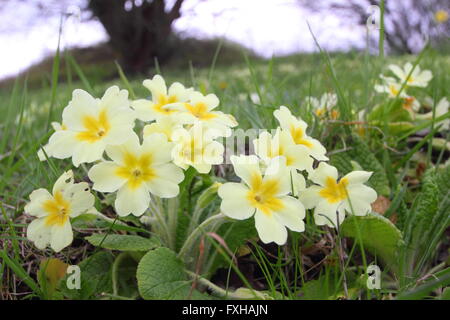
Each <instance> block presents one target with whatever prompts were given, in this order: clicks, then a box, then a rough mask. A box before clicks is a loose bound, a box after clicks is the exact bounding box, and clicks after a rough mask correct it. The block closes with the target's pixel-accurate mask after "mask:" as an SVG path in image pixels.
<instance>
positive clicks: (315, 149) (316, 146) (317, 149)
mask: <svg viewBox="0 0 450 320" xmlns="http://www.w3.org/2000/svg"><path fill="white" fill-rule="evenodd" d="M305 140H306V141H308V142H309V143H310V144H311V145H310V146H308V149H309V152H310V154H311V156H313V157H314V158H315V159H316V160H319V161H328V157H327V156H326V153H327V150H326V149H325V147H324V146H323V145H322V144H321V143H320V142H319V140H316V139H313V138H310V137H305Z"/></svg>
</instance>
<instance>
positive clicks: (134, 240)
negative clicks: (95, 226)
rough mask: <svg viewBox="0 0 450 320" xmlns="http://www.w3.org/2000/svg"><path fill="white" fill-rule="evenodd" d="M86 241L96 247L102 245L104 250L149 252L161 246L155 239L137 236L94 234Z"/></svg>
mask: <svg viewBox="0 0 450 320" xmlns="http://www.w3.org/2000/svg"><path fill="white" fill-rule="evenodd" d="M105 236H106V238H105ZM85 239H86V240H87V241H89V243H91V244H92V245H94V246H96V247H98V246H100V244H101V247H102V248H105V249H110V250H119V251H148V250H151V249H155V248H157V247H159V246H160V245H161V244H160V242H159V240H157V239H156V238H154V237H152V238H150V239H148V238H144V237H141V236H136V235H120V234H108V235H106V234H94V235H92V236H89V237H86V238H85ZM103 239H104V240H103ZM102 240H103V242H102Z"/></svg>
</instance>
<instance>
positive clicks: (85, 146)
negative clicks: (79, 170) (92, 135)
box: [72, 140, 105, 167]
mask: <svg viewBox="0 0 450 320" xmlns="http://www.w3.org/2000/svg"><path fill="white" fill-rule="evenodd" d="M104 151H105V143H104V142H103V141H102V140H98V141H96V142H92V143H90V142H81V143H79V144H77V145H76V147H75V148H74V151H73V156H72V162H73V165H74V166H75V167H78V166H79V165H80V164H81V163H91V162H94V161H97V160H100V159H101V158H102V156H103V152H104Z"/></svg>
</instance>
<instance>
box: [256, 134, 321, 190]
mask: <svg viewBox="0 0 450 320" xmlns="http://www.w3.org/2000/svg"><path fill="white" fill-rule="evenodd" d="M253 145H254V148H255V153H256V155H258V156H259V157H260V158H261V159H262V160H263V162H264V164H265V165H266V166H268V167H269V166H273V165H276V164H274V163H273V161H278V160H280V157H283V158H284V160H283V161H284V162H285V165H286V167H287V168H288V169H289V173H290V176H291V179H292V187H293V190H292V191H293V194H294V195H298V192H299V190H303V189H305V187H306V183H305V178H304V177H303V175H301V174H299V173H298V172H297V170H307V171H312V166H313V162H314V160H313V158H311V157H310V155H309V150H308V149H307V148H306V147H305V146H304V145H300V144H295V142H294V140H293V139H292V137H291V135H290V134H289V133H288V132H286V131H283V130H281V129H280V128H278V129H277V131H276V133H275V135H274V136H273V137H272V135H271V134H270V133H268V132H266V131H265V132H263V133H261V134H260V135H259V137H258V139H255V140H253Z"/></svg>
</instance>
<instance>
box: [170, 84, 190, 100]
mask: <svg viewBox="0 0 450 320" xmlns="http://www.w3.org/2000/svg"><path fill="white" fill-rule="evenodd" d="M191 92H192V89H186V88H185V87H184V86H183V85H182V84H181V83H179V82H174V83H172V84H171V86H170V87H169V97H176V99H177V102H186V101H188V99H189V95H190V94H191Z"/></svg>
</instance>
